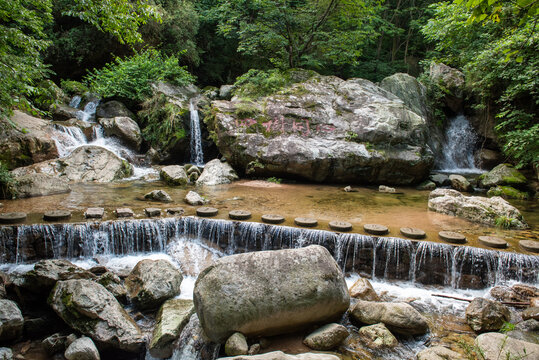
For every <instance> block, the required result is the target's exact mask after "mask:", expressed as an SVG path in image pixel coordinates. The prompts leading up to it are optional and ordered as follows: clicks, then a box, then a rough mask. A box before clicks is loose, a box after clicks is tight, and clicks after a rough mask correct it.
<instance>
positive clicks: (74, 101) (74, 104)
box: [69, 95, 82, 109]
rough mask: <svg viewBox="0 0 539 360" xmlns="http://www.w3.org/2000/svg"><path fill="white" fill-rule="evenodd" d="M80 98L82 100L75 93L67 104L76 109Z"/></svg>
mask: <svg viewBox="0 0 539 360" xmlns="http://www.w3.org/2000/svg"><path fill="white" fill-rule="evenodd" d="M81 100H82V98H81V97H80V96H79V95H75V96H73V98H72V99H71V101H70V102H69V106H70V107H72V108H75V109H78V108H79V105H80V102H81Z"/></svg>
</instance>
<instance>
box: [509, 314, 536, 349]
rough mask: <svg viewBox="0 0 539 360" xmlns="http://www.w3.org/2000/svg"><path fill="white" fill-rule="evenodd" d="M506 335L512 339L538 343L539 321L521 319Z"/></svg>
mask: <svg viewBox="0 0 539 360" xmlns="http://www.w3.org/2000/svg"><path fill="white" fill-rule="evenodd" d="M506 335H507V336H510V337H512V338H513V339H518V340H522V341H527V342H531V343H534V344H539V321H537V320H535V319H528V320H524V321H521V322H519V323H518V324H516V325H515V328H514V329H513V330H511V331H508V332H507V333H506Z"/></svg>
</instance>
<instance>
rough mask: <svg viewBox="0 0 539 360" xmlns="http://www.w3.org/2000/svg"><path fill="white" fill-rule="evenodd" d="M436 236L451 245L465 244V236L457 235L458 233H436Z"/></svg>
mask: <svg viewBox="0 0 539 360" xmlns="http://www.w3.org/2000/svg"><path fill="white" fill-rule="evenodd" d="M438 236H440V239H442V240H445V241H447V242H449V243H453V244H464V243H466V236H464V235H462V234H459V233H458V232H454V231H440V232H439V233H438Z"/></svg>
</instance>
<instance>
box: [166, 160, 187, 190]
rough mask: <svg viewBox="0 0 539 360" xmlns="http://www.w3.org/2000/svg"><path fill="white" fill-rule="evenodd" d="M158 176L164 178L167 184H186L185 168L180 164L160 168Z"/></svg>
mask: <svg viewBox="0 0 539 360" xmlns="http://www.w3.org/2000/svg"><path fill="white" fill-rule="evenodd" d="M159 176H160V177H161V179H162V180H164V181H165V182H166V183H167V184H168V185H173V186H177V185H180V186H181V185H185V184H187V181H188V178H187V173H186V172H185V168H184V167H183V166H180V165H169V166H165V167H163V168H161V171H160V172H159Z"/></svg>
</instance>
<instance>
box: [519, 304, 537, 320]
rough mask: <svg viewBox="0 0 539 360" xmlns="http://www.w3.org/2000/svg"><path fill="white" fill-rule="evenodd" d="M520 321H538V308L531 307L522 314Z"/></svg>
mask: <svg viewBox="0 0 539 360" xmlns="http://www.w3.org/2000/svg"><path fill="white" fill-rule="evenodd" d="M522 319H523V320H528V319H534V320H539V307H537V306H531V307H529V308H527V309H526V310H524V311H523V312H522Z"/></svg>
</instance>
